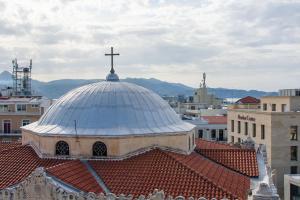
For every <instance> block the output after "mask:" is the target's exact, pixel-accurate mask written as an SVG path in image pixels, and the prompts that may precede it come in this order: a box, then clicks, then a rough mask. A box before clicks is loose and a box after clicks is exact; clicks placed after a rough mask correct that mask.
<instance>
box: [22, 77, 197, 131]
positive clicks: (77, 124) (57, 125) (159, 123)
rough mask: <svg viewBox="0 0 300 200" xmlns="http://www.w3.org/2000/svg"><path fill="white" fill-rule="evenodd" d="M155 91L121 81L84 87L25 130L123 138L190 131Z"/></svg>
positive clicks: (59, 102)
mask: <svg viewBox="0 0 300 200" xmlns="http://www.w3.org/2000/svg"><path fill="white" fill-rule="evenodd" d="M193 128H194V126H193V125H191V124H189V123H186V122H184V121H182V120H181V119H180V118H179V116H178V115H177V114H176V113H175V111H174V110H173V109H172V108H171V107H170V106H169V104H168V103H167V102H166V101H164V100H163V99H162V98H161V97H160V96H158V95H157V94H155V93H154V92H152V91H150V90H148V89H146V88H143V87H141V86H138V85H135V84H131V83H127V82H122V81H118V80H117V81H102V82H98V83H94V84H89V85H85V86H82V87H79V88H76V89H73V90H72V91H70V92H68V93H67V94H65V95H64V96H62V97H61V98H59V99H58V100H57V101H56V102H55V103H54V104H53V105H52V106H51V107H50V108H49V109H48V111H47V112H46V113H45V114H44V115H43V116H42V117H41V119H40V120H39V121H38V122H35V123H32V124H30V125H28V126H26V127H24V129H26V130H29V131H32V132H35V133H38V134H45V135H78V136H125V135H145V134H162V133H180V132H186V131H191V130H192V129H193Z"/></svg>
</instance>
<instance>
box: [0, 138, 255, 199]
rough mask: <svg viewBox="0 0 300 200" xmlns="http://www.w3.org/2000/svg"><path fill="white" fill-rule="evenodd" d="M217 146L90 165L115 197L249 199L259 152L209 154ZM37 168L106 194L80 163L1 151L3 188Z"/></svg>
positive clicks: (21, 148)
mask: <svg viewBox="0 0 300 200" xmlns="http://www.w3.org/2000/svg"><path fill="white" fill-rule="evenodd" d="M199 144H200V145H199ZM201 144H206V146H205V147H206V148H202V149H201V146H204V145H201ZM199 146H200V148H198V147H199ZM217 146H218V144H212V145H208V142H205V141H199V140H197V149H196V151H197V152H199V153H196V152H193V153H192V154H190V155H181V154H177V153H171V152H167V151H163V150H159V149H155V150H151V151H149V152H146V153H143V154H140V155H137V156H134V157H131V158H128V159H125V160H121V161H109V160H91V161H88V163H89V164H90V165H91V166H92V167H93V168H94V170H95V171H96V172H97V174H98V175H99V176H100V177H101V179H102V180H103V181H104V183H105V184H106V186H107V187H108V188H109V189H110V191H111V192H113V193H115V194H125V195H129V194H132V195H134V197H138V196H140V195H142V194H143V195H148V194H149V193H152V192H153V191H154V189H158V190H163V191H165V193H166V195H172V196H173V197H175V196H178V195H182V196H185V197H190V196H193V197H195V198H199V197H202V196H203V197H206V198H209V199H210V198H214V197H215V198H217V199H221V198H224V197H226V198H228V199H246V195H247V190H248V189H250V180H249V178H248V177H246V176H244V175H242V174H246V175H248V176H252V175H253V174H254V175H255V172H256V170H258V169H257V168H253V169H252V167H254V166H256V167H257V163H256V156H255V152H253V151H250V150H244V149H235V148H233V147H230V148H228V145H219V149H210V148H212V147H217ZM221 147H222V148H221ZM218 150H220V151H218ZM207 158H209V159H207ZM254 158H255V160H251V159H254ZM235 160H237V161H235ZM214 161H215V162H214ZM248 161H249V162H248ZM216 162H218V163H220V164H217V163H216ZM253 163H256V165H255V164H253ZM224 166H226V167H227V168H226V167H224ZM37 167H44V168H45V169H46V173H47V174H48V175H51V176H53V177H56V178H57V179H59V180H61V181H63V182H65V183H67V184H69V185H72V186H73V187H75V188H78V189H80V190H82V191H85V192H95V193H99V192H103V190H102V189H101V187H100V186H99V184H98V183H97V181H96V180H95V178H94V177H93V175H92V174H90V172H89V170H88V169H87V168H86V166H85V164H84V163H82V162H81V161H79V160H60V159H41V158H39V157H38V156H37V154H36V153H35V152H34V150H33V149H32V148H31V147H30V146H19V147H15V148H11V149H7V150H3V151H1V153H0V169H1V170H0V189H3V188H7V187H9V186H12V185H15V184H17V183H19V182H21V181H22V180H24V179H25V178H26V177H27V176H28V175H30V174H31V173H32V172H33V171H34V170H35V169H36V168H37ZM228 168H229V169H228ZM231 169H232V170H235V171H237V172H239V173H237V172H234V171H232V170H231ZM251 170H252V171H251ZM250 172H251V173H252V174H251V173H250ZM257 173H258V172H257ZM254 175H253V176H254Z"/></svg>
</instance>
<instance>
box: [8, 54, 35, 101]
mask: <svg viewBox="0 0 300 200" xmlns="http://www.w3.org/2000/svg"><path fill="white" fill-rule="evenodd" d="M12 65H13V72H12V79H13V95H14V96H31V95H32V93H31V69H32V59H30V64H29V66H28V67H19V64H18V61H17V59H16V58H15V59H14V60H12Z"/></svg>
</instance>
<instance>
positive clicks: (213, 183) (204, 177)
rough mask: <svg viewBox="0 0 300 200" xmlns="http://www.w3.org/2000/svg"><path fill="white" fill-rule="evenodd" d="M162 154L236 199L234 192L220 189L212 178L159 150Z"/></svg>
mask: <svg viewBox="0 0 300 200" xmlns="http://www.w3.org/2000/svg"><path fill="white" fill-rule="evenodd" d="M159 151H160V152H162V153H163V154H165V155H167V156H168V157H169V158H171V159H172V160H174V161H176V163H179V164H180V165H182V166H183V167H185V168H186V169H188V170H189V171H191V172H192V173H195V174H196V175H197V176H199V177H201V178H203V179H204V180H206V181H208V182H209V183H211V184H212V185H214V186H215V187H217V188H219V189H220V190H221V191H223V192H225V193H228V194H230V195H231V196H234V197H235V198H236V197H237V195H235V194H233V193H232V192H230V191H228V190H227V189H225V188H222V187H220V185H217V184H216V183H215V182H214V181H213V180H211V179H210V178H208V177H206V176H204V175H203V174H200V173H198V172H196V171H195V170H194V169H192V168H191V167H189V166H187V165H185V164H184V163H182V162H180V161H179V160H178V159H176V158H174V157H173V156H171V155H169V153H168V152H164V151H162V150H160V149H159Z"/></svg>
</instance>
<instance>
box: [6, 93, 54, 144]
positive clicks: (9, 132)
mask: <svg viewBox="0 0 300 200" xmlns="http://www.w3.org/2000/svg"><path fill="white" fill-rule="evenodd" d="M50 104H51V102H50V100H49V99H46V98H44V97H39V96H37V97H14V96H9V97H0V140H5V141H7V140H18V139H19V138H21V129H20V127H22V126H25V125H28V124H30V123H32V122H35V121H37V120H39V118H40V117H41V115H42V114H43V113H44V112H45V110H46V109H47V108H48V107H49V106H50Z"/></svg>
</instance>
